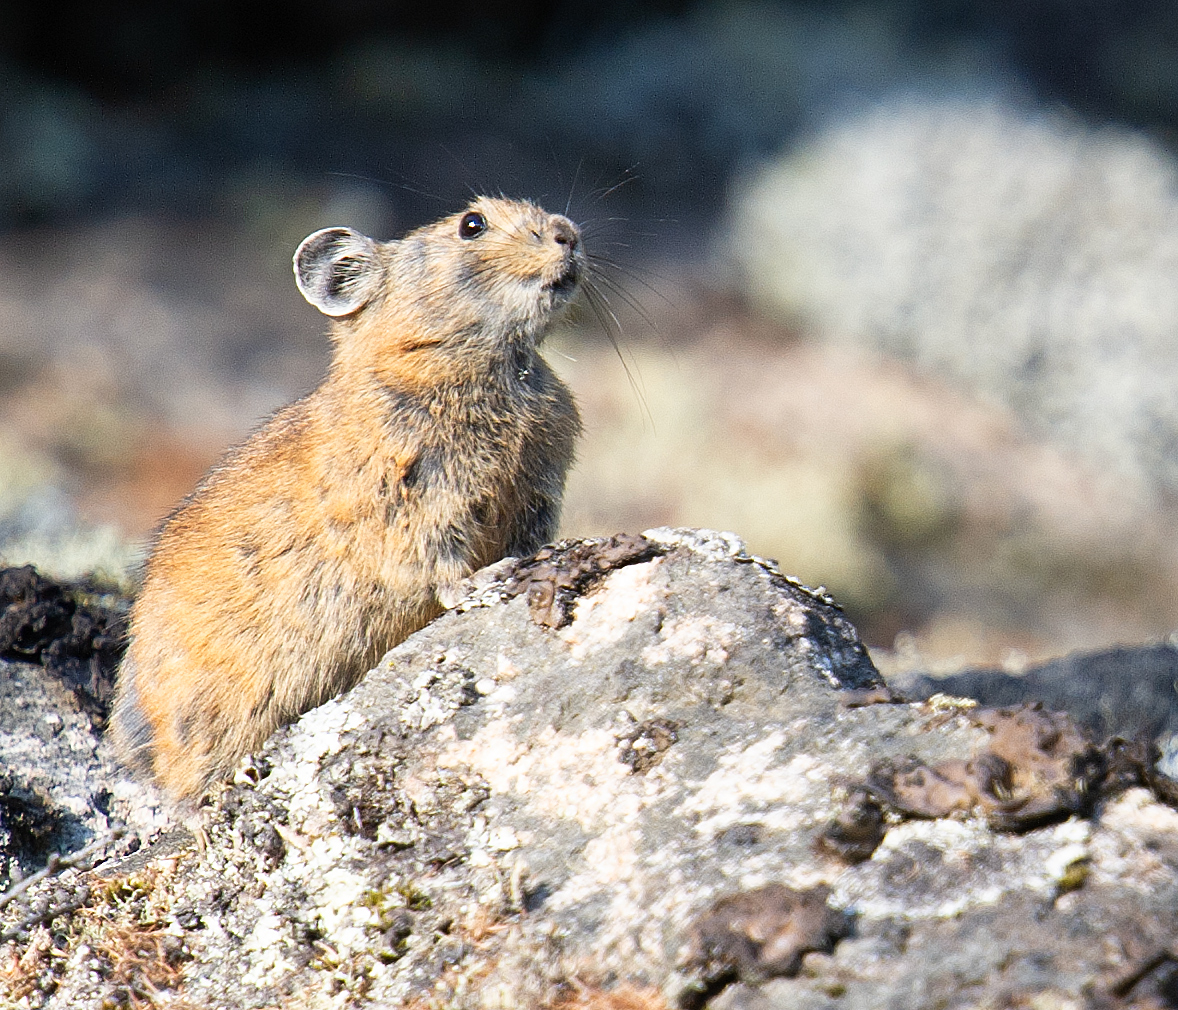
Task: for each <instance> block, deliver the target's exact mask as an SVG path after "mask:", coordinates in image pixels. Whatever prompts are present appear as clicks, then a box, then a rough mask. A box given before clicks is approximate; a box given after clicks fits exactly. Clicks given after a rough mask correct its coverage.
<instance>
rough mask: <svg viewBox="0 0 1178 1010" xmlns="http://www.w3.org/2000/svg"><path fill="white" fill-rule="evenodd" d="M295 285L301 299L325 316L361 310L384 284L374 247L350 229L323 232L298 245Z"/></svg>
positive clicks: (377, 253)
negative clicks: (301, 295) (304, 299)
mask: <svg viewBox="0 0 1178 1010" xmlns="http://www.w3.org/2000/svg"><path fill="white" fill-rule="evenodd" d="M294 274H295V283H296V284H297V285H298V286H299V290H300V291H301V292H302V293H303V297H304V298H306V299H307V301H309V302H310V303H311V304H312V305H314V306H315V308H317V309H318V310H319V311H320V312H322V313H324V314H325V315H328V316H337V317H338V316H346V315H350V314H351V313H353V312H355V311H356V310H357V309H362V308H363V307H364V306H365V305H367V304H368V302H369V301H370V300H371V298H372V296H373V295H374V294H376V292H377V290H378V289H379V288H380V285H381V283H382V282H383V281H384V261H383V260H382V258H381V255H380V250H379V248H378V247H377V244H376V243H375V242H374V241H372V239H370V238H368V236H366V235H361V234H360V233H359V232H358V231H352V229H351V228H323V229H321V230H319V231H317V232H313V233H312V234H310V235H308V236H307V237H306V238H305V239H303V241H302V242H300V243H299V247H298V249H296V250H295V254H294Z"/></svg>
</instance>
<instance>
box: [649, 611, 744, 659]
mask: <svg viewBox="0 0 1178 1010" xmlns="http://www.w3.org/2000/svg"><path fill="white" fill-rule="evenodd" d="M739 640H740V629H739V628H738V627H737V626H736V625H735V624H732V623H731V622H729V621H717V620H716V619H715V618H712V617H708V616H698V617H681V618H676V619H675V620H671V621H668V622H667V623H666V624H664V625H663V627H662V629H661V630H660V631H659V640H658V642H656V643H655V644H654V645H648V646H647V647H646V648H645V649H643V650H642V661H643V662H644V663H645V664H646V665H647V666H658V665H659V664H661V663H668V662H670V661H671V660H673V659H686V660H687V661H688V662H690V663H692V664H697V663H712V664H715V665H717V666H719V665H721V664H723V663H727V662H728V657H729V655H730V654H731V652H732V648H733V646H734V645H735V644H736V643H737V642H738V641H739Z"/></svg>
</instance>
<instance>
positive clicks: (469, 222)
mask: <svg viewBox="0 0 1178 1010" xmlns="http://www.w3.org/2000/svg"><path fill="white" fill-rule="evenodd" d="M486 230H487V219H486V218H485V217H483V215H482V214H480V213H479V212H478V211H477V210H472V211H471V212H470V213H469V214H463V215H462V220H461V221H459V222H458V235H459V237H460V238H474V237H475V236H476V235H481V234H482V233H483V232H485V231H486Z"/></svg>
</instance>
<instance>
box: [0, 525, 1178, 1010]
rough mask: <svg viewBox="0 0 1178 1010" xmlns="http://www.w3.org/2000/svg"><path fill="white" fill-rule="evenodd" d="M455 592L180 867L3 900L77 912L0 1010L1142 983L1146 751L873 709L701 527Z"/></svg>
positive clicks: (45, 937) (864, 675)
mask: <svg viewBox="0 0 1178 1010" xmlns="http://www.w3.org/2000/svg"><path fill="white" fill-rule="evenodd" d="M465 589H466V592H465V595H459V596H458V597H456V598H455V599H454V600H453V601H451V602H452V603H453V607H452V610H451V612H449V613H447V614H446V615H444V616H443V617H441V618H440V619H439V620H438V621H436V622H434V623H433V624H432V625H430V626H429V627H428V628H426V629H424V630H423V631H422V632H420V633H418V634H416V635H414V636H412V637H411V638H410V639H409V640H408V641H406V642H405V643H403V644H402V645H401V646H399V647H398V648H396V649H394V650H393V651H392V652H390V653H389V654H388V656H386V657H385V659H384V660H383V661H382V662H381V664H380V665H379V666H378V667H377V668H376V669H375V670H373V671H372V672H371V673H370V674H369V675H368V676H367V677H366V678H365V680H364V681H363V682H362V683H361V684H360V685H358V686H357V687H356V688H355V689H354V690H353V691H352V692H350V693H349V694H347V695H345V696H343V697H341V698H339V699H337V700H335V701H333V702H330V703H329V704H327V705H324V706H323V707H321V708H319V709H316V710H315V711H313V712H310V713H308V714H307V715H306V716H304V717H303V718H302V719H301V720H300V721H299V722H298V723H296V724H295V725H293V726H290V727H288V728H287V729H285V730H283V731H280V732H279V733H278V734H276V736H275V737H274V739H273V740H272V741H271V742H270V743H269V744H268V745H267V747H266V749H265V750H264V752H263V753H262V754H260V755H259V756H258V757H256V758H255V759H253V760H252V761H249V762H247V763H246V764H244V765H243V766H242V768H241V769H240V770H239V772H238V773H237V775H236V778H235V782H234V783H233V784H232V785H231V786H229V787H227V788H226V789H225V790H224V791H223V792H222V793H221V794H220V795H219V796H218V797H217V798H216V800H215V801H214V802H213V803H212V805H211V806H209V807H208V808H207V809H206V810H205V811H203V818H202V823H203V828H204V830H205V831H206V832H207V835H208V839H209V844H208V846H207V848H205V849H204V850H203V851H202V850H199V849H197V848H195V847H193V846H192V845H191V844H185V843H183V842H182V840H178V837H177V835H176V834H175V833H173V834H171V835H165V836H163V837H162V838H161V839H160V840H156V841H154V842H150V839H149V838H146V837H145V838H144V840H145V841H149V842H150V844H147V845H146V846H145V847H144V848H143V849H141V850H140V851H139V852H137V853H134V854H133V855H130V856H123V857H122V858H121V859H119V860H114V861H112V862H110V863H108V864H105V865H103V866H100V867H98V869H97V871H96V872H95V873H94V874H90V875H87V874H86V873H84V872H82V871H81V870H74V869H70V870H67V871H66V872H65V873H64V874H61V875H60V876H58V877H57V879H56V880H51V881H47V882H46V883H45V884H44V885H40V884H39V885H37V886H36V887H34V888H32V889H30V891H29V892H28V895H27V899H28V900H27V901H26V900H25V899H24V898H23V897H22V899H21V900H19V901H17V902H13V903H12V904H10V905H9V906H8V908H6V909H4V910H3V911H0V919H3V921H4V923H5V925H7V924H8V923H11V922H14V921H17V920H18V919H21V918H22V917H23V918H24V919H26V920H27V918H28V912H27V906H28V905H29V904H30V903H32V902H35V901H36V900H38V898H39V897H42V896H44V894H46V893H50V894H61V895H62V896H63V897H64V898H68V897H69V896H70V894H71V893H75V892H77V890H78V889H79V888H81V887H83V886H88V887H90V889H91V891H90V892H88V895H89V896H88V897H87V899H86V901H85V902H84V903H83V906H82V907H81V908H80V910H77V911H71V912H69V913H66V914H63V915H61V916H59V917H58V918H57V919H54V920H52V921H51V923H50V926H49V927H46V926H45V925H32V926H30V927H28V928H26V929H25V931H24V932H23V933H20V934H19V935H18V936H17V937H16V938H15V940H13V941H11V942H10V943H9V944H8V949H7V950H0V957H7V956H9V955H11V957H12V958H14V959H15V960H10V961H4V962H3V963H6V964H11V965H15V966H17V969H18V970H17V969H14V971H13V972H10V974H9V975H8V976H6V978H7V984H8V985H9V987H10V991H11V993H12V994H13V995H14V998H20V999H24V1000H25V1003H24V1004H23V1005H27V1006H50V1007H70V1008H75V1007H77V1008H82V1007H99V1006H108V1005H119V1001H120V1000H122V1001H123V1002H130V1001H131V1000H132V996H133V995H134V994H138V995H137V996H135V998H140V997H141V996H142V994H143V993H144V992H148V991H149V989H150V988H154V989H155V990H156V991H157V992H176V991H179V992H181V993H182V994H183V996H184V998H185V999H187V1000H188V1001H189V1002H190V1003H191V1004H192V1005H195V1006H201V1007H205V1006H208V1007H251V1008H252V1007H257V1008H261V1007H271V1006H283V1007H295V1006H298V1007H328V1006H356V1007H363V1006H394V1005H399V1004H401V1003H402V1002H404V1001H409V1000H418V1001H421V1003H422V1004H423V1005H424V1004H425V1003H426V1002H427V1001H435V1002H436V1003H437V1005H439V1006H441V1005H446V1006H471V1007H480V1006H485V1007H509V1006H539V1005H542V1004H546V1003H549V1002H551V1001H553V1000H557V999H562V998H563V999H566V1000H568V999H571V1000H578V999H579V1000H582V1001H584V1000H586V999H589V996H587V995H586V994H591V993H593V992H594V991H596V990H597V989H605V990H610V989H616V988H617V987H619V986H630V987H633V989H632V990H631V992H633V991H637V992H641V993H644V994H645V995H644V998H645V999H646V1000H647V1004H648V1005H650V1006H658V1005H660V1004H662V1003H669V1004H672V1005H680V1006H683V1007H688V1008H690V1007H699V1006H701V1005H703V1004H705V1003H707V1004H709V1005H713V1006H716V1007H720V1006H723V1007H730V1008H736V1007H757V1008H758V1010H760V1008H774V1010H776V1008H787V1007H825V1006H831V1007H834V1006H839V1007H864V1008H866V1007H880V1006H895V1007H904V1008H918V1007H934V1006H935V1007H947V1006H957V1005H962V1006H965V1005H969V1006H976V1005H987V1006H988V1005H994V1006H999V1005H1028V1006H1031V1005H1033V1006H1053V1007H1065V1006H1077V1007H1079V1006H1084V1005H1086V1001H1097V1002H1099V1001H1100V1000H1106V1004H1105V1005H1110V1006H1111V1005H1113V1003H1112V1002H1110V1001H1113V1000H1116V999H1119V998H1120V997H1121V995H1125V994H1129V995H1132V996H1135V997H1140V998H1146V997H1147V996H1148V995H1149V993H1151V992H1155V993H1156V992H1162V991H1165V987H1166V986H1168V985H1172V974H1173V972H1172V971H1171V968H1172V965H1173V958H1174V951H1173V947H1172V944H1173V936H1172V929H1173V925H1172V909H1173V907H1174V902H1175V900H1176V899H1178V813H1176V812H1175V811H1174V810H1172V809H1170V808H1169V807H1166V806H1164V805H1162V804H1160V803H1159V802H1158V801H1157V800H1156V799H1155V797H1154V794H1153V793H1152V792H1151V791H1150V789H1149V788H1147V787H1148V786H1149V785H1151V784H1153V785H1155V786H1156V785H1157V782H1156V780H1154V779H1153V778H1152V777H1151V773H1150V768H1149V763H1148V761H1147V760H1143V759H1142V758H1141V756H1140V755H1137V756H1136V757H1134V756H1133V755H1132V754H1129V753H1127V752H1125V751H1124V750H1120V751H1114V750H1113V749H1107V750H1106V749H1101V748H1097V747H1095V746H1093V745H1091V744H1090V743H1089V742H1087V741H1085V740H1084V739H1083V738H1082V737H1081V736H1080V735H1079V734H1078V733H1077V732H1076V731H1075V729H1074V727H1072V726H1071V725H1070V724H1069V723H1067V721H1066V719H1065V718H1064V717H1056V716H1050V715H1047V714H1046V713H1042V712H1035V711H1031V710H1026V711H1022V712H1019V713H1015V714H1003V713H988V714H984V715H979V714H977V713H975V712H974V711H973V710H972V709H971V708H970V707H969V703H964V702H959V701H953V700H946V699H943V698H942V699H933V700H932V701H930V702H925V703H919V704H886V703H885V704H870V702H873V701H875V702H886V701H887V700H888V695H887V691H886V689H883V688H882V682H881V681H880V679H879V677H878V674H877V673H876V672H875V670H874V668H873V667H872V665H871V663H870V660H869V659H868V657H867V655H866V653H865V651H864V649H863V647H862V646H861V644H860V643H859V641H858V639H857V636H856V634H855V631H854V629H853V628H852V627H851V626H850V624H849V623H848V622H847V621H846V620H845V619H844V618H843V617H842V615H841V613H840V612H839V611H838V610H837V608H835V607H834V606H832V605H831V603H830V601H829V599H828V598H827V597H826V596H825V594H824V593H823V592H821V591H812V590H807V589H805V588H804V587H801V586H799V585H798V584H797V583H796V582H795V581H793V580H790V579H787V578H786V577H784V576H782V575H781V574H780V573H778V572H777V571H776V570H775V568H774V567H773V566H772V565H771V564H770V563H768V562H764V561H762V560H760V559H756V558H753V557H750V556H749V555H747V554H746V553H745V552H744V550H743V547H742V545H741V544H740V542H739V540H737V539H736V538H735V537H733V536H731V535H729V534H711V533H706V532H701V531H675V530H657V531H651V532H650V533H648V534H647V535H646V537H645V538H638V537H618V538H611V539H610V540H605V541H581V542H571V543H569V544H567V545H564V546H563V547H562V548H560V549H555V550H549V551H548V552H542V554H541V555H540V556H538V558H537V559H533V560H531V561H528V562H524V563H522V564H520V563H514V562H506V563H502V564H501V565H499V566H495V567H493V568H492V569H488V570H485V571H484V572H482V573H479V574H478V575H476V577H475V578H474V580H472V582H471V583H470V584H469V585H468V586H467V587H465ZM1163 791H1164V790H1163ZM121 802H125V803H127V804H130V799H129V798H126V797H124V799H123V801H121ZM120 809H122V808H120ZM128 809H130V807H129V806H128ZM1094 813H1095V814H1099V817H1098V818H1093V816H1092V815H1093V814H1094ZM836 820H837V822H838V823H837V825H836V826H835V827H832V826H831V825H832V822H833V821H836ZM151 830H154V829H151V828H150V827H147V828H141V829H140V832H141V833H142V834H144V835H146V834H147V833H148V832H149V831H151ZM856 860H858V861H857V862H856ZM18 906H20V907H18ZM38 944H40V947H38ZM54 945H56V948H57V951H58V953H57V954H56V955H51V954H50V953H49V950H50V948H52V947H53V946H54ZM128 949H130V950H131V951H133V952H134V957H128V956H127V955H126V952H127V950H128ZM144 980H146V981H144ZM136 986H138V989H136ZM153 998H154V997H153ZM104 1000H106V1001H107V1002H106V1003H104V1002H103V1001H104ZM1003 1000H1005V1001H1006V1002H1005V1003H1003V1002H1002V1001H1003ZM1018 1000H1022V1001H1023V1002H1022V1003H1021V1004H1019V1003H1018V1002H1017V1001H1018ZM1027 1000H1039V1001H1040V1002H1027ZM1044 1001H1045V1002H1044ZM431 1005H432V1003H431ZM619 1005H620V1004H619Z"/></svg>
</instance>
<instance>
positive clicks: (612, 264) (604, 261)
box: [588, 253, 675, 306]
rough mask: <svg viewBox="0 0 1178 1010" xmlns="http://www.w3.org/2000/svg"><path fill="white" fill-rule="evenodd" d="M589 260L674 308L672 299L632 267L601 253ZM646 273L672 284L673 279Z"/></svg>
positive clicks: (590, 257) (650, 272)
mask: <svg viewBox="0 0 1178 1010" xmlns="http://www.w3.org/2000/svg"><path fill="white" fill-rule="evenodd" d="M588 259H589V261H590V262H591V263H592V264H593V265H594V266H595V267H596V266H598V265H601V266H606V267H609V269H611V270H616V271H617V272H618V273H620V274H621V275H622V276H623V277H627V278H629V279H630V280H632V281H634V282H635V283H636V284H641V285H642V286H643V287H644V288H646V290H647V291H649V292H650V293H651V294H652V295H655V296H656V297H658V298H661V299H662V300H663V301H664V302H666V303H667V304H668V305H671V306H673V305H674V304H675V303H674V302H672V301H671V299H670V298H668V297H667V296H666V295H665V294H663V293H662V292H661V291H660V290H659V289H658V288H656V287H655V286H654V285H653V284H651V283H650V282H649V281H647V280H646V279H645V278H644V277H643V276H642V274H640V273H639V272H638V271H637V270H635V269H633V268H632V267H628V266H626V265H625V264H623V263H618V262H617V261H616V260H612V259H610V258H609V257H608V256H602V255H601V254H600V253H593V254H591V255H590V256H589V257H588ZM646 272H647V273H649V274H650V276H652V277H654V278H655V279H656V280H660V281H665V282H666V283H668V284H669V283H670V282H671V279H670V278H669V277H666V276H663V275H661V274H658V273H655V272H654V271H650V270H648V271H646ZM601 276H604V272H603V273H602V274H601Z"/></svg>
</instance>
